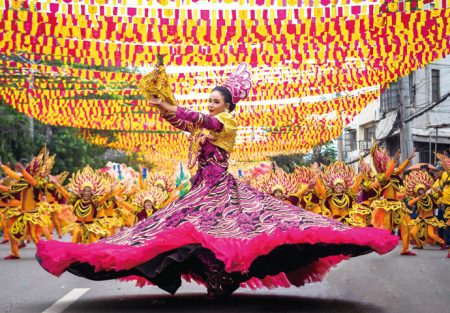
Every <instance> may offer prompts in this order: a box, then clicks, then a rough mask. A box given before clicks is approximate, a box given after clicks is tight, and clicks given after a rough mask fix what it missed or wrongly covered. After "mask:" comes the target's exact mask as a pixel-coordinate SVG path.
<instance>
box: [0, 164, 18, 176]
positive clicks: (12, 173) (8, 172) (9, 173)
mask: <svg viewBox="0 0 450 313" xmlns="http://www.w3.org/2000/svg"><path fill="white" fill-rule="evenodd" d="M0 167H1V168H2V170H3V172H5V174H6V175H7V176H9V177H11V178H13V179H15V180H20V179H21V178H22V177H21V176H20V175H19V174H17V173H16V172H15V171H13V170H12V169H11V168H10V167H9V166H7V165H5V164H0Z"/></svg>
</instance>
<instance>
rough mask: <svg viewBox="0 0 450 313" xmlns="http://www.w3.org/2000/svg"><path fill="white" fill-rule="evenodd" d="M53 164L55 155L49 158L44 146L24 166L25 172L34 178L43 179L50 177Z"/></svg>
mask: <svg viewBox="0 0 450 313" xmlns="http://www.w3.org/2000/svg"><path fill="white" fill-rule="evenodd" d="M54 164H55V155H52V156H50V155H49V153H48V151H47V146H44V147H43V148H42V149H41V151H39V154H38V155H37V156H35V157H34V158H33V159H32V160H31V161H30V163H28V164H27V165H26V167H25V170H26V171H27V172H28V173H29V174H30V175H32V176H33V177H35V178H37V177H40V178H45V177H47V176H48V175H50V172H51V171H52V168H53V165H54Z"/></svg>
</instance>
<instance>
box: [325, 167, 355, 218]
mask: <svg viewBox="0 0 450 313" xmlns="http://www.w3.org/2000/svg"><path fill="white" fill-rule="evenodd" d="M361 180H362V175H359V176H356V175H355V172H354V171H353V169H352V168H351V167H350V166H348V165H346V164H345V163H343V162H342V161H337V162H335V163H333V164H330V165H328V166H327V167H326V168H325V169H324V174H323V181H322V180H321V179H318V184H319V185H318V186H319V188H318V190H319V191H320V194H319V195H320V197H321V198H322V199H323V207H324V210H328V211H329V212H330V213H329V217H331V218H334V219H337V220H339V221H340V222H343V223H345V224H348V225H352V226H359V225H357V223H356V222H355V221H354V220H353V218H352V214H351V211H352V208H353V203H355V201H356V194H357V192H358V189H359V186H360V184H361Z"/></svg>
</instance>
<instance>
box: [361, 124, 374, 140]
mask: <svg viewBox="0 0 450 313" xmlns="http://www.w3.org/2000/svg"><path fill="white" fill-rule="evenodd" d="M375 129H376V126H375V125H372V126H370V127H367V128H365V129H364V140H372V139H374V138H375Z"/></svg>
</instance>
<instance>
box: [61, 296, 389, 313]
mask: <svg viewBox="0 0 450 313" xmlns="http://www.w3.org/2000/svg"><path fill="white" fill-rule="evenodd" d="M75 312H83V313H101V312H109V313H115V312H121V313H123V312H152V313H153V312H165V313H166V312H167V313H170V312H177V313H180V312H182V313H187V312H196V313H198V312H214V313H220V312H283V313H285V312H302V313H308V312H321V313H328V312H333V313H336V312H337V313H341V312H342V313H343V312H351V313H375V312H377V313H380V312H383V309H382V308H380V307H377V306H373V305H371V304H365V303H360V302H350V301H345V300H337V299H321V298H304V297H291V296H267V295H248V294H239V293H237V294H235V295H233V296H232V297H231V298H228V299H226V300H211V299H208V298H206V297H205V296H204V295H195V294H185V295H176V296H122V297H104V298H98V297H97V298H95V299H92V298H91V299H90V298H87V299H81V300H79V301H78V302H76V303H75V304H73V305H72V306H70V307H69V308H68V309H67V310H66V311H64V313H75Z"/></svg>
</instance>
